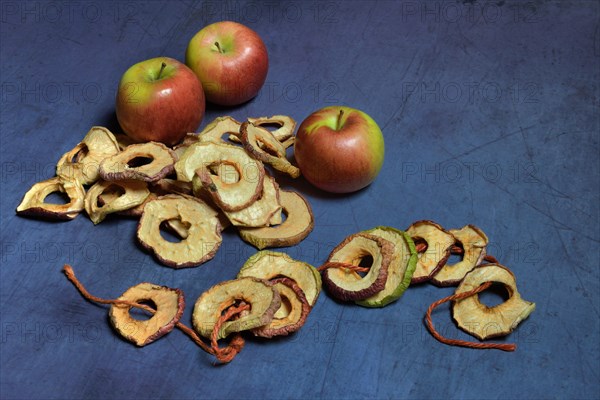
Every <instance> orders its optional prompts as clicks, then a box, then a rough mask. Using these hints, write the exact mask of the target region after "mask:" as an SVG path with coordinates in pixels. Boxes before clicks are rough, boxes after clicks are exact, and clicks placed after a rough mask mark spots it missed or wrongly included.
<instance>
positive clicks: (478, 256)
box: [431, 225, 488, 286]
mask: <svg viewBox="0 0 600 400" xmlns="http://www.w3.org/2000/svg"><path fill="white" fill-rule="evenodd" d="M449 232H450V233H451V234H452V235H454V237H455V238H456V241H457V242H456V245H458V246H459V247H460V249H461V253H462V254H461V255H462V260H461V261H459V262H457V263H456V264H447V263H446V264H445V265H444V266H443V267H442V268H441V269H440V270H439V271H438V272H436V274H435V275H433V277H432V278H431V281H432V282H433V283H434V284H436V285H439V286H453V285H458V284H459V282H460V281H461V280H462V279H463V278H464V277H465V275H466V274H467V273H468V272H469V271H471V270H472V269H473V268H475V267H476V266H478V265H479V264H481V262H482V261H483V258H484V257H485V254H486V251H485V248H486V246H487V244H488V238H487V236H486V234H485V233H484V232H483V231H482V230H481V229H479V228H478V227H476V226H474V225H465V226H463V227H462V228H461V229H451V230H450V231H449Z"/></svg>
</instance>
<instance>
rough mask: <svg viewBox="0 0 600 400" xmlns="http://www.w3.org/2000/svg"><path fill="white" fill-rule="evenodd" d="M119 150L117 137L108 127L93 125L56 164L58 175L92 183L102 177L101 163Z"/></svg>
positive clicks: (84, 183) (85, 183)
mask: <svg viewBox="0 0 600 400" xmlns="http://www.w3.org/2000/svg"><path fill="white" fill-rule="evenodd" d="M118 152H119V144H118V142H117V139H116V138H115V136H114V135H113V134H112V132H111V131H109V130H108V129H106V128H104V127H101V126H93V127H92V129H90V131H89V132H88V133H87V134H86V135H85V137H84V138H83V140H82V141H81V142H80V143H78V144H77V145H76V146H75V147H74V148H73V149H72V150H70V151H68V152H66V153H65V154H63V155H62V157H61V158H60V159H59V160H58V163H57V164H56V175H57V176H60V177H63V178H65V179H68V180H77V181H79V182H80V183H81V184H82V185H90V184H92V183H94V182H96V181H97V180H98V178H99V177H100V175H99V172H98V169H99V168H100V163H101V162H102V160H104V159H105V158H107V157H110V156H112V155H115V154H117V153H118Z"/></svg>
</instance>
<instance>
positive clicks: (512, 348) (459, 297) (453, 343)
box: [425, 282, 517, 351]
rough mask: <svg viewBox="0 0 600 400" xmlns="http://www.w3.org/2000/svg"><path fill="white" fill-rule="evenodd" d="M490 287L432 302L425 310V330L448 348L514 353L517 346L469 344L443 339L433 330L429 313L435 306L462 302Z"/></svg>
mask: <svg viewBox="0 0 600 400" xmlns="http://www.w3.org/2000/svg"><path fill="white" fill-rule="evenodd" d="M491 285H492V282H485V283H483V284H482V285H480V286H479V287H476V288H475V289H473V290H469V291H467V292H462V293H456V294H453V295H451V296H448V297H444V298H443V299H440V300H438V301H436V302H434V303H433V304H431V305H430V306H429V308H428V309H427V313H426V314H425V321H426V323H427V329H428V330H429V332H430V333H431V334H432V335H433V337H434V338H436V339H437V340H438V341H440V342H442V343H444V344H448V345H450V346H462V347H470V348H473V349H498V350H503V351H515V350H516V348H517V345H516V344H514V343H506V344H505V343H477V342H469V341H467V340H460V339H448V338H445V337H443V336H442V335H441V334H440V333H438V331H436V330H435V327H434V325H433V321H432V320H431V313H432V312H433V310H434V309H435V308H436V307H437V306H439V305H441V304H444V303H446V302H448V301H452V300H462V299H465V298H467V297H470V296H473V295H475V294H477V293H480V292H483V291H484V290H486V289H487V288H489V287H490V286H491Z"/></svg>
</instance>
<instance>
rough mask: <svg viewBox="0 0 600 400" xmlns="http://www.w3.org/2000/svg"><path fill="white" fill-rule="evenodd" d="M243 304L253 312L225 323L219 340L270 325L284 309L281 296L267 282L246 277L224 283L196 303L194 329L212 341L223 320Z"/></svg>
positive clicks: (193, 320) (212, 288)
mask: <svg viewBox="0 0 600 400" xmlns="http://www.w3.org/2000/svg"><path fill="white" fill-rule="evenodd" d="M240 302H244V303H247V304H250V310H249V312H244V313H242V314H240V317H239V318H238V319H235V320H230V321H226V322H224V323H223V325H221V329H220V330H219V332H218V333H217V339H223V338H224V337H227V336H228V335H229V334H232V333H236V332H241V331H245V330H250V329H253V328H257V327H259V326H263V325H266V324H268V323H269V322H271V320H272V319H273V315H274V314H275V311H277V310H278V309H279V306H280V305H281V299H280V297H279V293H278V292H277V291H276V290H275V289H273V285H272V284H271V283H270V282H268V281H266V280H264V279H258V278H253V277H245V278H239V279H234V280H229V281H224V282H221V283H219V284H217V285H215V286H213V287H211V288H210V289H208V290H207V291H206V292H204V293H203V294H202V295H201V296H200V297H199V298H198V300H197V301H196V304H195V306H194V312H193V314H192V323H193V326H194V329H195V330H196V332H198V334H200V335H201V336H203V337H205V338H211V335H212V331H213V328H214V326H215V324H216V322H217V320H218V319H219V317H221V315H222V314H223V313H224V312H225V311H226V310H227V309H228V308H229V307H231V306H233V305H235V304H239V303H240Z"/></svg>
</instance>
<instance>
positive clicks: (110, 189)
mask: <svg viewBox="0 0 600 400" xmlns="http://www.w3.org/2000/svg"><path fill="white" fill-rule="evenodd" d="M105 194H106V196H104V197H102V200H101V201H99V199H98V198H99V197H100V196H101V195H105ZM149 194H150V191H149V190H148V184H147V183H146V182H143V181H135V180H124V181H117V182H108V181H98V182H96V183H95V184H94V185H93V186H92V187H91V188H90V189H89V190H88V192H87V193H86V195H85V211H86V212H87V213H88V216H89V217H90V219H91V220H92V222H93V223H94V225H96V224H99V223H100V222H102V221H103V220H104V218H106V216H107V215H108V214H111V213H116V212H119V211H125V210H129V209H131V208H133V207H137V206H139V205H140V204H142V203H143V202H144V200H146V198H147V197H148V195H149Z"/></svg>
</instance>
